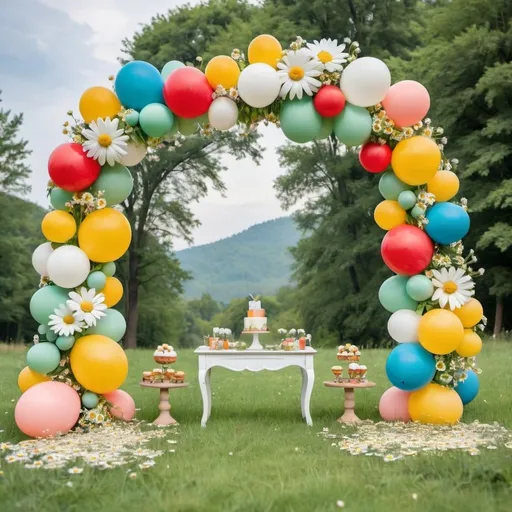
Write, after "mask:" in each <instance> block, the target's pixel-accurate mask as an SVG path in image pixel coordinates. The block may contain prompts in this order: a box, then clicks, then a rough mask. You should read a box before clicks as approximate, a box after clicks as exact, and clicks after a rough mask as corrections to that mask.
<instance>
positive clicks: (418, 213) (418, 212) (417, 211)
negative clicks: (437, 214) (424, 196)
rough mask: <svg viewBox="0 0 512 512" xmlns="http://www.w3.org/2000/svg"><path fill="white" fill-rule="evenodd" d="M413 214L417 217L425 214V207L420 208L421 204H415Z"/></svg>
mask: <svg viewBox="0 0 512 512" xmlns="http://www.w3.org/2000/svg"><path fill="white" fill-rule="evenodd" d="M411 215H412V216H413V217H414V218H415V219H419V218H420V217H421V216H422V215H425V210H424V209H423V208H420V207H419V206H415V207H414V208H413V209H412V210H411Z"/></svg>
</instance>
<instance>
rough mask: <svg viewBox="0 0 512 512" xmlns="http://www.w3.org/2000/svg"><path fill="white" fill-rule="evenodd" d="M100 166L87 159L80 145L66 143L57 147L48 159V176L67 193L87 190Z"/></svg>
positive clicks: (95, 177)
mask: <svg viewBox="0 0 512 512" xmlns="http://www.w3.org/2000/svg"><path fill="white" fill-rule="evenodd" d="M100 171H101V165H100V164H99V163H98V161H97V160H94V159H93V158H89V157H88V156H87V155H86V154H85V153H84V150H83V148H82V145H81V144H77V143H75V142H68V143H66V144H61V145H60V146H57V147H56V148H55V149H54V150H53V151H52V154H51V155H50V158H49V159H48V174H49V175H50V178H51V180H52V181H53V183H55V185H57V186H58V187H60V188H63V189H64V190H67V191H68V192H79V191H80V190H85V189H86V188H89V187H90V186H91V185H92V184H93V183H94V182H95V181H96V180H97V179H98V176H99V175H100Z"/></svg>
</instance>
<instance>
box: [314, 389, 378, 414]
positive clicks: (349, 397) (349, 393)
mask: <svg viewBox="0 0 512 512" xmlns="http://www.w3.org/2000/svg"><path fill="white" fill-rule="evenodd" d="M375 385H376V384H375V382H371V381H361V382H334V381H332V380H330V381H324V386H325V387H326V388H342V389H344V391H345V402H344V407H345V411H344V412H343V416H341V418H338V420H336V421H338V422H339V423H359V422H361V420H360V419H359V418H358V417H357V416H356V413H355V412H354V408H355V405H356V399H355V393H354V390H355V389H362V388H363V389H364V388H373V387H374V386H375Z"/></svg>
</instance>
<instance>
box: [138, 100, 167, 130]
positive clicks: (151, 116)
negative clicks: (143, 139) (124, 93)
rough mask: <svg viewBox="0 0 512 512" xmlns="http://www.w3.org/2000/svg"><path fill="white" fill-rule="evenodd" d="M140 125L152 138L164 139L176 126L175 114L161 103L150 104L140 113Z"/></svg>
mask: <svg viewBox="0 0 512 512" xmlns="http://www.w3.org/2000/svg"><path fill="white" fill-rule="evenodd" d="M139 124H140V127H141V128H142V129H143V130H144V132H145V133H146V134H147V135H149V136H150V137H163V136H164V135H165V134H166V133H167V132H168V131H170V130H171V128H172V125H173V124H174V114H173V113H172V112H171V111H170V110H169V109H168V108H167V107H166V106H165V105H162V104H161V103H150V104H149V105H146V106H145V107H144V108H143V109H142V110H141V111H140V114H139Z"/></svg>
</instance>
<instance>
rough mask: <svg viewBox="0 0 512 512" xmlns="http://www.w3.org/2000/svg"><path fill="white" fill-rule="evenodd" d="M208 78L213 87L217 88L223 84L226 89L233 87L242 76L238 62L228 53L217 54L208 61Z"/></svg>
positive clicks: (206, 73)
mask: <svg viewBox="0 0 512 512" xmlns="http://www.w3.org/2000/svg"><path fill="white" fill-rule="evenodd" d="M204 74H205V75H206V79H207V80H208V83H209V84H210V86H211V88H212V89H216V88H217V86H218V85H222V87H224V89H226V90H227V89H231V87H235V85H236V84H237V83H238V77H239V76H240V68H239V67H238V64H237V63H236V62H235V61H234V60H233V59H232V58H231V57H228V56H227V55H217V57H213V59H212V60H211V61H210V62H208V64H207V66H206V69H205V70H204Z"/></svg>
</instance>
